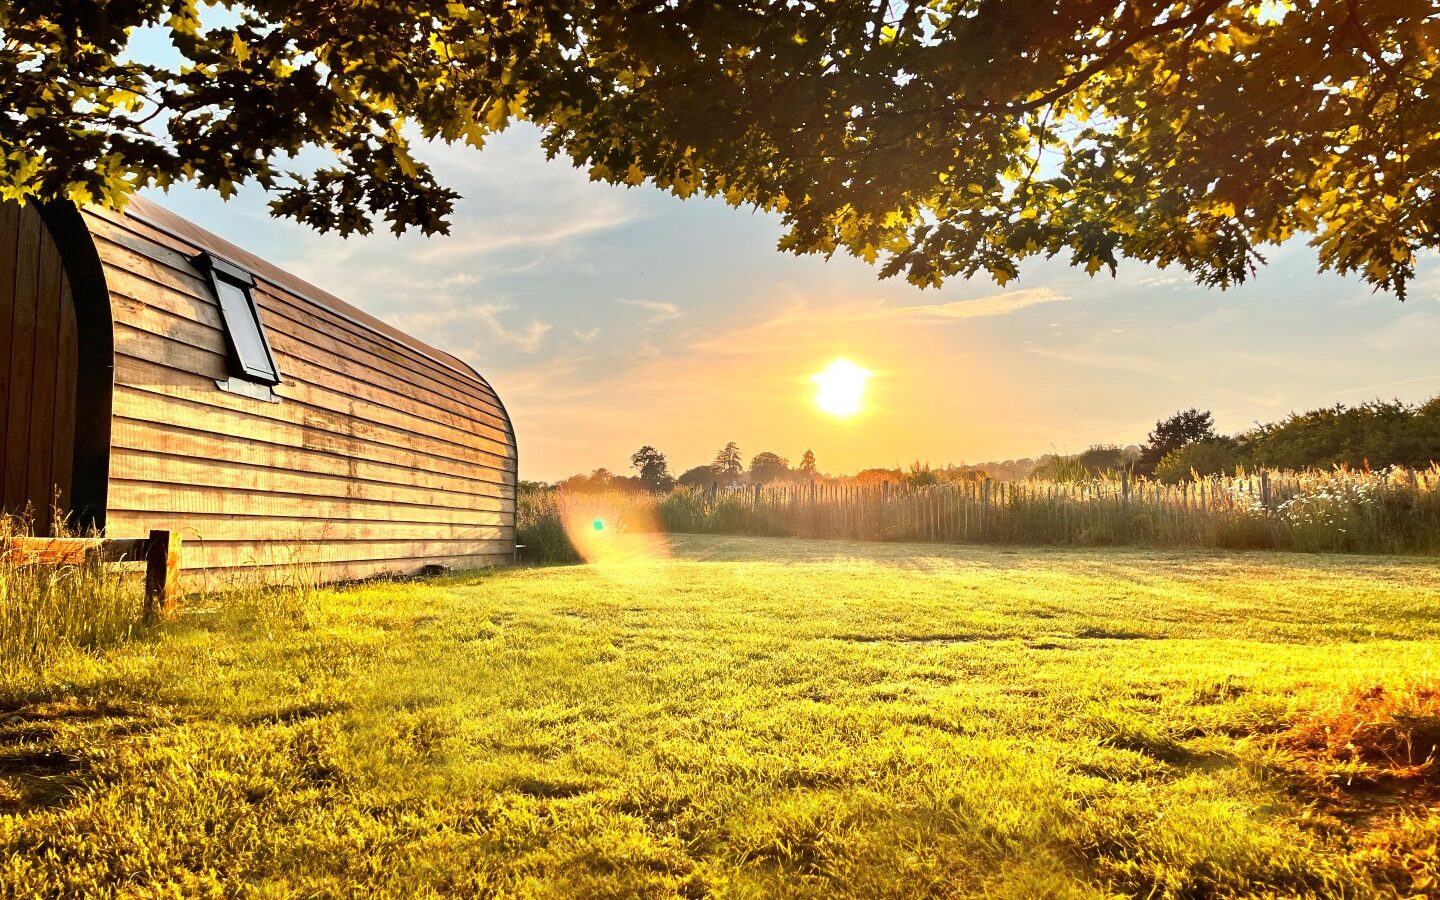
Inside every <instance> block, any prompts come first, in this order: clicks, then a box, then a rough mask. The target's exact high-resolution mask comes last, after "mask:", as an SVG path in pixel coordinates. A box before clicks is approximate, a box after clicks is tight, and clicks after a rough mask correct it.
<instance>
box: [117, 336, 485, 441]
mask: <svg viewBox="0 0 1440 900" xmlns="http://www.w3.org/2000/svg"><path fill="white" fill-rule="evenodd" d="M119 330H120V329H118V328H117V331H119ZM157 349H161V348H157ZM164 349H165V352H163V353H151V354H149V355H148V356H146V357H138V356H136V354H137V353H138V352H140V348H139V347H137V346H135V345H134V344H131V343H129V342H128V341H127V342H126V344H125V348H124V350H123V352H121V353H119V354H117V356H116V361H115V365H116V368H115V380H116V382H117V383H119V384H129V385H144V386H146V387H147V388H148V389H150V390H153V391H156V392H160V393H165V394H168V395H171V396H178V397H186V398H189V399H193V400H198V401H201V402H205V403H211V404H215V405H223V406H226V407H228V408H230V409H238V410H244V411H247V412H254V413H255V414H256V415H270V414H274V413H289V415H288V416H279V418H284V419H287V420H289V421H296V420H297V419H299V418H302V417H305V415H306V414H305V413H303V412H301V411H297V410H296V409H289V410H283V409H280V407H281V406H284V405H285V403H284V402H282V403H280V404H274V403H266V402H263V401H256V400H255V399H254V398H251V397H245V396H242V395H238V394H234V393H229V392H226V391H223V390H221V389H220V388H218V387H216V385H215V381H216V380H217V379H215V378H213V377H211V376H210V375H205V374H197V373H196V372H195V371H194V369H195V368H197V367H200V366H210V367H213V366H215V365H221V366H223V365H224V360H223V359H220V358H216V359H209V358H202V357H201V355H200V353H199V352H197V351H196V348H194V347H193V345H189V344H184V343H182V344H181V345H180V346H179V347H175V348H164ZM157 357H160V358H159V359H157ZM170 360H173V361H174V362H176V363H179V367H178V368H177V367H172V366H171V365H170V364H169V362H168V361H170ZM212 371H213V369H212ZM342 387H343V386H342ZM275 393H276V395H277V396H279V397H280V398H281V399H282V401H288V402H289V403H290V404H291V405H293V406H298V408H299V410H309V411H313V412H314V413H316V414H325V413H330V414H334V415H340V416H344V417H345V418H346V419H354V420H357V421H361V422H366V423H370V424H372V425H375V426H377V427H380V428H389V429H395V430H398V431H403V432H406V433H409V434H415V435H418V436H420V437H424V438H429V439H432V440H435V441H441V442H444V443H445V444H448V445H452V446H454V447H457V448H464V449H473V450H482V451H488V452H491V453H495V454H497V455H504V454H505V453H507V452H508V451H509V450H510V449H511V448H512V447H513V442H512V441H511V439H510V435H509V434H508V433H506V432H503V431H499V430H497V429H493V428H489V427H482V426H474V425H472V426H471V427H470V428H469V429H466V428H461V427H457V426H455V425H451V424H447V423H442V422H436V421H434V420H433V419H431V418H429V417H428V416H427V415H426V414H427V413H428V412H429V411H430V410H431V409H433V407H425V408H422V409H418V410H416V409H412V408H410V407H409V406H408V405H387V404H384V403H380V402H376V401H372V400H368V399H365V398H364V397H360V396H356V395H354V394H346V393H344V392H342V390H332V389H331V388H329V387H317V386H315V385H312V384H308V383H306V382H304V381H301V380H299V379H298V378H296V377H294V376H293V374H292V375H288V376H287V379H286V381H285V382H284V383H282V384H279V385H276V387H275Z"/></svg>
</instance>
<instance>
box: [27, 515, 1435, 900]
mask: <svg viewBox="0 0 1440 900" xmlns="http://www.w3.org/2000/svg"><path fill="white" fill-rule="evenodd" d="M629 540H633V539H629ZM670 540H671V543H672V545H673V558H671V559H668V560H664V561H657V562H653V563H639V562H631V563H629V564H616V565H612V566H604V565H601V566H584V567H579V566H577V567H557V568H543V569H527V570H517V571H509V572H502V573H496V574H491V575H479V576H468V577H457V578H453V579H447V580H442V581H438V582H430V583H425V584H404V583H396V584H376V585H370V586H363V587H358V588H352V589H348V590H343V591H333V592H325V591H322V592H320V593H318V594H317V595H315V596H313V597H312V598H311V599H310V600H309V602H308V603H307V604H306V605H305V606H303V607H297V606H293V605H287V604H285V603H277V602H269V603H261V602H259V601H257V600H256V599H255V598H254V597H250V598H249V599H247V600H245V601H244V602H231V603H225V604H221V605H218V606H213V607H210V608H192V609H191V610H190V611H189V612H187V613H186V614H185V615H184V616H183V617H182V618H180V619H179V620H178V621H176V622H174V623H172V624H169V625H166V626H164V627H162V628H160V629H158V630H156V631H154V632H153V633H149V634H147V635H145V636H143V637H141V638H140V639H137V640H134V641H131V642H130V643H127V644H124V645H122V646H120V647H117V648H114V649H111V650H107V651H104V652H103V653H90V654H82V653H78V652H77V653H74V654H71V655H69V656H67V657H65V658H64V659H61V660H58V661H56V662H55V663H54V664H52V665H51V666H50V667H49V668H47V669H46V670H45V671H44V672H43V673H42V674H41V675H35V676H33V677H28V678H26V679H19V680H15V681H13V682H10V683H7V685H6V687H5V691H6V692H8V696H7V697H6V699H4V700H3V701H0V706H3V707H4V710H5V711H4V712H0V808H3V810H4V814H0V893H4V894H9V895H18V896H32V895H46V896H65V897H75V896H85V895H124V896H134V897H162V896H164V897H169V896H177V897H178V896H185V897H197V896H214V897H245V896H282V895H299V896H307V897H352V896H393V897H430V896H455V897H473V896H616V897H622V896H637V895H646V896H671V895H683V896H704V895H714V896H727V897H728V896H739V897H778V896H814V897H833V896H845V895H852V896H867V897H880V896H982V895H983V896H1009V897H1039V896H1075V897H1104V896H1115V895H1121V896H1136V897H1212V896H1229V895H1253V896H1309V895H1313V896H1344V897H1365V896H1374V895H1380V896H1390V895H1395V896H1403V895H1405V894H1407V893H1408V894H1423V893H1426V892H1428V891H1431V890H1433V889H1434V882H1432V881H1429V880H1427V879H1433V878H1434V877H1435V876H1436V875H1437V873H1440V862H1437V840H1440V824H1437V819H1436V818H1435V817H1432V816H1430V815H1429V813H1428V812H1427V810H1428V808H1429V804H1432V803H1434V802H1435V798H1436V796H1437V794H1440V791H1437V788H1440V778H1437V777H1436V775H1435V772H1434V770H1433V767H1432V765H1431V763H1430V762H1429V755H1430V747H1433V739H1434V737H1435V736H1436V735H1437V734H1440V731H1437V729H1436V724H1437V722H1440V717H1437V707H1440V701H1437V699H1436V694H1435V692H1434V691H1433V690H1432V689H1431V688H1432V687H1433V686H1436V685H1440V678H1437V673H1440V655H1437V650H1440V642H1437V638H1440V570H1437V567H1436V565H1435V563H1434V562H1433V561H1417V560H1404V559H1394V558H1387V559H1378V558H1368V557H1354V556H1351V557H1343V558H1342V557H1328V556H1313V555H1306V556H1287V555H1277V554H1250V555H1225V554H1219V553H1157V552H1135V551H1093V550H1092V551H1081V550H1026V551H1013V550H997V549H991V548H974V547H965V548H957V547H945V546H936V545H901V544H858V543H841V542H806V541H793V540H773V539H772V540H764V539H750V538H717V537H700V536H674V537H672V538H671V539H670ZM1377 686H1379V689H1378V690H1377V689H1376V688H1377Z"/></svg>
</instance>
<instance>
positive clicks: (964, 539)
mask: <svg viewBox="0 0 1440 900" xmlns="http://www.w3.org/2000/svg"><path fill="white" fill-rule="evenodd" d="M592 515H593V516H596V517H602V516H603V517H605V518H606V520H607V521H610V522H613V523H614V525H615V527H617V528H619V529H621V530H630V531H640V530H645V531H651V530H658V531H665V532H689V533H697V534H750V535H769V536H790V537H812V538H847V539H852V540H878V541H886V540H892V541H943V542H952V543H968V542H974V543H1007V544H1036V545H1073V546H1112V545H1130V546H1150V547H1202V548H1204V547H1210V548H1230V549H1281V550H1295V551H1302V552H1350V553H1416V554H1440V467H1432V468H1431V469H1427V470H1422V471H1414V470H1404V469H1390V470H1385V471H1360V470H1351V469H1343V468H1342V469H1336V470H1333V471H1324V472H1321V471H1315V472H1303V473H1295V472H1259V473H1253V474H1244V475H1240V476H1236V477H1215V478H1197V479H1195V480H1192V481H1190V482H1186V483H1184V484H1179V485H1168V484H1162V483H1160V482H1157V481H1149V480H1145V479H1134V480H1132V479H1129V478H1096V479H1092V480H1089V481H1080V482H1069V481H1066V482H1054V481H1023V482H990V481H984V482H966V483H947V484H934V485H926V486H923V487H911V486H906V485H901V484H872V485H834V484H815V483H805V484H781V485H769V486H765V487H762V488H760V489H758V490H757V489H755V488H754V487H746V488H737V489H732V490H720V491H714V492H708V491H704V490H699V489H693V488H682V489H678V490H676V491H674V492H672V493H669V494H665V495H657V494H641V493H605V494H586V493H566V492H563V491H537V492H532V493H531V494H530V495H529V496H528V497H526V498H524V501H523V502H522V510H521V516H520V522H521V530H522V543H529V542H530V541H531V540H534V541H535V543H536V544H537V546H542V547H543V548H544V549H543V550H542V551H541V552H539V553H537V554H536V555H535V557H534V558H535V559H536V561H541V562H544V561H553V560H559V559H567V558H573V557H574V551H573V548H571V547H570V546H569V542H568V540H566V538H565V529H564V527H563V522H565V521H584V520H585V519H586V518H587V517H589V516H592ZM532 536H533V537H532Z"/></svg>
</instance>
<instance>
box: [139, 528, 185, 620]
mask: <svg viewBox="0 0 1440 900" xmlns="http://www.w3.org/2000/svg"><path fill="white" fill-rule="evenodd" d="M179 595H180V535H178V534H176V533H175V532H173V531H152V532H150V539H149V540H148V541H147V542H146V544H145V621H147V622H152V623H153V622H158V621H160V620H161V619H164V618H165V617H166V616H168V615H170V613H172V612H174V610H175V598H176V597H178V596H179Z"/></svg>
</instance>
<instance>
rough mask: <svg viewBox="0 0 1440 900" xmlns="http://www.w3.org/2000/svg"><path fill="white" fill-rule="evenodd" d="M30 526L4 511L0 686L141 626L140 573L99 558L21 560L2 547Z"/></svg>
mask: <svg viewBox="0 0 1440 900" xmlns="http://www.w3.org/2000/svg"><path fill="white" fill-rule="evenodd" d="M26 530H27V529H26V528H25V525H24V523H23V522H20V521H18V520H16V519H13V518H10V517H4V516H0V686H5V685H9V684H10V683H11V682H13V681H14V680H16V679H18V678H22V677H24V676H26V675H33V674H35V673H36V672H39V671H42V670H44V669H45V667H46V666H47V665H49V664H50V663H51V662H52V661H53V660H54V659H55V658H56V657H57V656H59V655H61V654H63V653H66V652H69V651H74V650H82V651H83V650H94V649H98V648H101V647H106V646H109V645H112V644H116V643H118V642H120V641H122V640H125V639H126V638H128V637H129V636H130V635H132V634H134V633H135V632H137V631H138V630H140V629H141V628H142V622H141V614H142V605H141V602H140V596H141V595H140V590H139V587H138V585H139V584H140V581H139V578H138V577H137V575H136V574H135V573H132V572H127V571H124V570H123V569H117V568H114V567H106V566H102V565H100V564H98V563H88V564H86V565H79V566H41V565H25V564H22V562H21V561H20V560H19V559H18V558H17V557H14V556H12V555H11V554H9V553H5V552H3V548H4V547H5V546H7V545H8V543H9V540H10V538H12V537H16V536H21V535H23V534H24V533H25V531H26Z"/></svg>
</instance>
